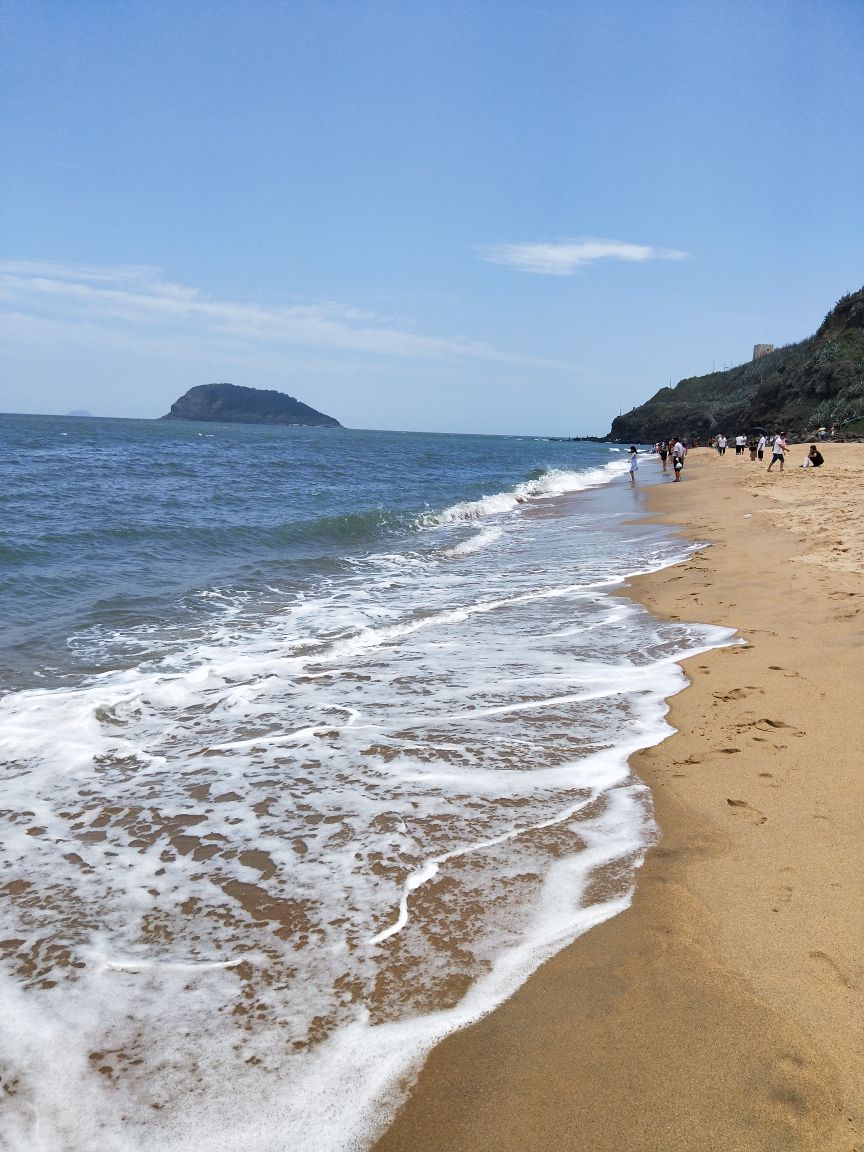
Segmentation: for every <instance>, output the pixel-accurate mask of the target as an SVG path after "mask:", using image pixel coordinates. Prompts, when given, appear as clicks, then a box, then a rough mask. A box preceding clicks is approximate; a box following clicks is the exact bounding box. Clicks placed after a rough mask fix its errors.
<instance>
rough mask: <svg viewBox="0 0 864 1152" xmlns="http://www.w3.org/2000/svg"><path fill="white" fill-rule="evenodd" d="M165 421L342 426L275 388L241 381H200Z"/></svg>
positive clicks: (174, 404)
mask: <svg viewBox="0 0 864 1152" xmlns="http://www.w3.org/2000/svg"><path fill="white" fill-rule="evenodd" d="M162 419H163V420H208V421H212V422H218V423H220V424H283V425H284V424H289V425H298V424H299V425H302V426H303V427H307V428H341V427H342V425H341V424H340V423H339V421H338V420H335V419H334V418H333V417H332V416H326V415H325V414H324V413H323V412H319V411H318V410H317V409H315V408H310V407H309V405H308V404H304V403H303V402H302V401H300V400H296V399H295V398H294V397H293V396H288V395H287V394H286V393H285V392H277V391H275V389H265V388H244V387H243V386H242V385H240V384H199V385H198V386H197V387H195V388H190V389H189V391H188V392H186V393H184V394H183V395H182V396H181V397H180V399H179V400H175V401H174V403H173V404H172V405H171V411H170V412H166V414H165V415H164V416H163V417H162Z"/></svg>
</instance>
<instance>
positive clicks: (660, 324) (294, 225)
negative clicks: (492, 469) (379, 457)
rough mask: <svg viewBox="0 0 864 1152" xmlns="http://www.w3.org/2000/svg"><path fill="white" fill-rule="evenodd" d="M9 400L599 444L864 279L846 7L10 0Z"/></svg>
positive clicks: (862, 17) (860, 161)
mask: <svg viewBox="0 0 864 1152" xmlns="http://www.w3.org/2000/svg"><path fill="white" fill-rule="evenodd" d="M0 13H2V20H0V27H2V32H0V36H2V43H0V50H2V55H3V59H4V69H3V72H2V78H0V148H2V154H3V156H4V163H3V168H4V176H3V180H2V182H0V213H2V215H0V225H2V244H0V339H2V343H3V366H2V368H0V410H2V411H10V412H40V413H48V412H60V413H62V412H66V411H68V410H70V409H77V408H84V409H88V410H89V411H91V412H93V413H94V414H95V415H102V416H135V417H138V416H143V417H150V416H159V415H161V414H162V413H163V412H165V411H167V409H168V407H169V406H170V404H171V402H172V401H173V400H174V399H176V398H177V397H178V396H179V395H180V394H182V393H183V392H184V391H186V389H187V388H190V387H192V386H194V385H196V384H204V383H208V382H211V381H222V380H228V381H231V382H233V383H235V384H244V385H248V386H251V387H257V388H277V389H279V390H280V391H284V392H288V393H290V394H292V395H295V396H297V397H299V398H300V399H301V400H303V401H305V402H306V403H308V404H311V405H313V406H314V407H316V408H320V409H321V410H323V411H325V412H327V413H329V414H331V415H333V416H336V417H337V419H339V420H341V421H342V422H343V423H344V424H347V425H349V426H351V427H370V428H402V429H421V430H430V431H455V432H459V431H468V432H504V433H538V434H552V435H577V434H586V433H598V434H604V433H605V432H607V431H608V429H609V425H610V422H611V420H612V417H613V416H615V415H616V414H617V413H618V411H619V409H624V410H627V409H628V408H630V407H632V406H633V405H635V404H638V403H641V402H642V401H643V400H645V399H647V398H648V397H649V396H650V395H652V394H653V393H654V392H655V391H656V390H657V389H658V388H660V387H662V386H664V385H666V384H668V383H669V382H670V381H672V382H673V383H674V382H675V381H677V380H678V379H680V378H682V377H684V376H690V375H698V374H701V373H704V372H708V371H711V370H712V367H714V366H716V367H718V368H720V367H724V366H726V365H730V366H731V365H732V364H737V363H741V362H742V361H744V360H747V359H749V358H750V354H751V351H752V345H753V344H754V343H757V342H772V343H775V344H783V343H788V342H790V341H794V340H798V339H801V338H803V337H805V336H808V335H810V334H811V333H812V332H813V331H815V329H816V327H817V326H818V324H819V322H820V321H821V319H822V317H823V316H824V314H825V312H827V311H828V309H829V308H830V307H831V306H832V305H833V303H834V302H835V301H836V300H837V299H838V297H840V296H841V295H843V294H844V293H846V292H849V291H854V290H856V289H858V288H860V287H861V286H862V284H864V117H862V115H861V110H862V108H864V68H862V67H861V60H862V59H864V3H862V2H861V0H820V2H818V3H817V2H815V0H806V2H796V0H788V2H779V0H778V2H765V0H747V2H746V3H732V2H727V0H712V2H711V3H703V2H702V0H682V2H671V0H655V2H652V0H626V2H622V0H619V2H616V0H603V2H599V0H598V2H593V0H590V2H588V0H569V2H567V3H563V2H562V3H558V2H555V3H548V2H537V3H529V2H518V3H517V2H514V0H489V2H484V0H460V2H458V3H456V2H450V0H434V2H433V0H425V2H424V3H419V2H417V3H415V2H413V0H398V2H397V0H386V2H385V0H375V2H373V0H342V2H324V0H319V2H306V0H294V2H289V0H285V2H280V3H277V2H265V0H245V2H244V3H242V4H241V3H237V2H236V0H230V2H228V0H226V2H220V0H195V2H193V0H170V2H160V0H148V2H135V0H128V2H125V0H124V2H123V3H116V2H114V0H104V2H101V3H96V2H92V3H91V2H76V0H55V2H40V0H26V2H22V3H19V2H18V0H2V3H0Z"/></svg>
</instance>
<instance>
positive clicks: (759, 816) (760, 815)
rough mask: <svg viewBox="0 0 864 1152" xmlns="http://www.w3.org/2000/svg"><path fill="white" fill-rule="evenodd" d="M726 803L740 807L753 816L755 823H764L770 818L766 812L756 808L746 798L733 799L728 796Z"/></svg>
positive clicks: (731, 806) (733, 806) (732, 806)
mask: <svg viewBox="0 0 864 1152" xmlns="http://www.w3.org/2000/svg"><path fill="white" fill-rule="evenodd" d="M726 803H727V804H728V805H729V807H730V808H739V809H741V810H742V811H743V812H746V813H747V815H748V816H752V817H753V823H754V824H764V823H765V822H766V821H767V819H768V817H767V816H766V815H765V813H764V812H760V811H759V809H758V808H754V807H753V806H752V805H750V804H748V803H747V801H746V800H732V799H730V798H729V797H728V796H727V797H726Z"/></svg>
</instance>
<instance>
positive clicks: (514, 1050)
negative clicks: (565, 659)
mask: <svg viewBox="0 0 864 1152" xmlns="http://www.w3.org/2000/svg"><path fill="white" fill-rule="evenodd" d="M829 449H830V452H829V454H827V455H826V459H827V463H826V467H825V468H824V469H823V470H820V471H819V472H816V473H813V472H811V471H810V470H807V471H806V472H805V471H804V470H802V469H799V468H798V467H797V462H798V455H799V454H800V455H801V456H803V454H804V449H800V450H799V448H798V447H797V446H796V448H794V449H793V450H792V452H791V453H790V456H789V463H788V467H787V470H786V473H785V474H783V475H782V476H779V475H775V474H774V473H772V474H771V475H770V476H768V475H766V474H765V472H764V469H762V468H759V466H758V465H756V464H750V462H749V460H741V459H738V458H736V457H734V456H732V457H729V456H727V457H726V458H723V459H720V458H719V457H717V456H716V454H715V453H713V452H710V451H709V450H708V449H703V450H697V451H695V452H694V453H691V454H690V457H689V458H688V463H687V468H686V473H685V477H684V482H683V483H681V484H675V485H671V483H663V484H659V485H652V486H650V487H646V488H645V489H644V491H643V493H642V499H643V501H644V505H645V507H646V508H647V510H648V511H649V513H650V514H652V515H655V516H657V517H658V518H660V519H661V520H662V521H663V522H664V523H666V524H669V525H670V526H673V527H676V528H678V529H679V530H680V531H681V532H683V533H686V534H687V535H688V536H689V537H691V538H696V539H699V540H705V541H707V542H708V543H710V544H712V545H713V546H712V547H709V548H703V549H702V550H701V551H698V552H696V553H694V554H693V555H692V556H691V557H690V558H689V559H688V560H687V561H685V562H683V563H681V564H678V565H676V566H673V567H671V568H666V569H663V570H661V571H659V572H656V573H652V574H649V575H645V576H640V577H637V578H636V579H634V580H633V581H631V582H630V584H629V586H628V588H627V589H626V590H625V592H624V594H625V595H627V596H629V597H631V598H633V599H635V600H637V601H639V602H640V603H642V604H644V605H645V606H646V607H648V608H649V609H650V610H651V611H652V612H653V613H654V614H655V615H658V616H663V617H666V618H672V619H674V618H680V619H683V620H687V621H694V622H696V621H698V622H702V623H710V624H719V625H724V626H727V627H732V628H735V629H736V630H737V632H738V634H739V635H740V636H741V638H742V639H743V640H745V641H746V644H745V645H738V646H733V647H730V648H720V649H715V650H712V651H711V652H709V653H707V654H702V655H699V656H694V657H692V658H690V659H689V660H686V661H684V662H683V664H684V667H685V670H686V672H687V676H688V679H689V681H690V686H689V687H688V688H686V689H685V690H684V691H683V692H681V693H679V694H678V695H677V696H675V697H673V698H672V700H671V702H670V711H669V715H668V717H667V719H668V721H669V723H670V724H672V726H673V727H674V728H675V729H676V733H675V734H674V735H673V736H671V737H670V738H669V739H668V740H666V741H664V742H663V743H662V744H660V745H658V746H656V747H654V748H649V749H646V750H645V751H643V752H641V753H639V754H638V755H637V756H636V757H634V758H633V760H632V761H631V763H632V765H633V768H634V770H635V771H636V773H637V774H638V775H639V776H640V777H641V778H642V779H643V780H645V781H646V782H647V783H648V784H649V786H650V788H651V791H652V795H653V797H654V809H655V817H656V819H657V822H658V824H659V826H660V829H661V837H660V840H659V843H658V844H657V845H656V846H655V847H654V848H653V849H652V850H651V851H650V852H649V855H648V858H647V860H646V863H645V864H644V866H643V867H642V869H641V870H640V872H639V873H638V875H637V884H636V894H635V896H634V900H633V903H632V905H631V907H630V908H629V909H628V910H627V911H625V912H623V913H621V914H620V915H619V916H617V917H615V918H613V919H612V920H610V921H607V922H605V923H604V924H602V925H600V926H598V927H596V928H594V929H592V930H591V931H590V932H589V933H588V934H587V935H585V936H583V937H581V938H580V939H578V940H577V941H575V943H573V944H572V945H570V946H569V947H568V948H566V949H565V950H563V951H562V952H561V953H559V954H558V955H557V956H555V957H553V958H552V959H551V960H550V961H548V962H547V963H546V964H545V965H544V966H543V967H542V968H540V969H539V970H538V971H537V972H536V973H535V974H534V975H533V976H532V977H531V978H530V979H529V980H528V981H527V982H526V983H525V984H524V985H523V986H522V987H521V988H520V989H519V990H518V991H517V992H516V993H515V994H514V995H513V996H512V997H511V999H510V1000H508V1001H506V1002H505V1003H504V1004H503V1005H501V1006H500V1007H499V1008H498V1009H496V1010H495V1011H494V1012H492V1013H491V1014H490V1015H489V1016H487V1017H485V1018H484V1019H483V1020H481V1021H479V1022H478V1023H477V1024H475V1025H473V1026H472V1027H471V1028H469V1029H466V1030H465V1031H464V1032H461V1033H457V1034H454V1035H452V1036H450V1037H448V1038H447V1039H446V1040H444V1041H443V1042H442V1043H441V1044H440V1045H439V1046H438V1047H437V1048H436V1049H435V1050H434V1051H433V1052H432V1053H431V1054H430V1056H429V1058H428V1059H427V1061H426V1064H425V1066H424V1068H423V1070H422V1072H421V1074H420V1076H419V1078H418V1080H417V1083H416V1085H415V1087H414V1089H413V1090H412V1092H411V1094H410V1097H409V1099H408V1100H407V1102H406V1103H405V1104H404V1105H403V1107H402V1109H401V1110H400V1112H399V1113H398V1115H397V1117H396V1119H395V1120H394V1122H393V1123H392V1124H391V1126H390V1128H389V1129H388V1130H387V1131H386V1132H385V1133H384V1134H383V1136H382V1137H381V1139H380V1140H379V1141H378V1143H377V1144H376V1145H375V1149H376V1152H407V1150H409V1149H410V1150H411V1152H424V1150H427V1149H429V1150H431V1149H444V1148H445V1147H446V1148H452V1149H454V1150H455V1152H459V1150H460V1149H463V1150H465V1152H479V1150H481V1149H489V1150H490V1152H491V1150H492V1149H512V1150H514V1152H516V1150H517V1149H518V1150H520V1152H533V1150H537V1152H540V1150H541V1149H542V1150H543V1152H553V1150H557V1149H580V1150H582V1149H584V1150H585V1152H589V1150H590V1152H605V1150H606V1149H608V1150H609V1152H613V1150H616V1152H627V1150H632V1152H637V1150H638V1152H647V1150H652V1152H672V1150H673V1149H674V1150H676V1152H679V1150H685V1152H689V1150H690V1149H692V1150H693V1152H697V1149H698V1150H699V1152H704V1150H715V1149H716V1152H721V1150H722V1152H731V1150H736V1149H740V1150H742V1152H743V1150H751V1149H752V1150H754V1152H755V1150H768V1149H791V1150H795V1149H814V1150H815V1149H825V1150H826V1152H827V1150H829V1149H830V1150H832V1152H833V1150H835V1149H836V1150H844V1152H847V1150H848V1152H856V1150H858V1149H861V1148H862V1147H864V1019H862V1010H861V994H860V989H861V984H862V982H864V978H862V964H861V959H860V941H861V940H862V939H864V914H862V900H861V898H860V893H861V885H862V882H861V876H862V873H864V853H862V848H861V839H862V838H861V833H860V825H861V817H862V815H864V781H862V779H861V773H860V769H859V760H860V752H859V750H860V749H861V748H862V747H864V718H862V716H861V714H860V713H861V710H860V707H859V705H858V702H857V699H856V687H857V677H858V675H859V673H858V669H859V667H860V659H859V658H858V647H859V646H860V644H861V641H862V640H864V614H861V608H860V605H861V596H860V594H859V590H858V588H857V587H856V573H858V572H860V571H861V567H862V563H861V562H862V560H864V545H862V543H861V542H862V540H864V532H862V530H861V529H862V527H864V514H862V512H861V511H860V509H859V507H858V504H859V501H858V500H856V499H855V495H856V493H858V492H860V490H861V482H862V480H864V453H862V451H861V449H860V448H859V447H858V446H855V445H850V446H838V445H830V446H829ZM648 463H649V462H647V461H646V465H648ZM649 466H650V465H649ZM656 467H657V470H658V472H659V469H660V465H659V462H657V463H656Z"/></svg>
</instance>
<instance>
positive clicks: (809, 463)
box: [801, 444, 825, 468]
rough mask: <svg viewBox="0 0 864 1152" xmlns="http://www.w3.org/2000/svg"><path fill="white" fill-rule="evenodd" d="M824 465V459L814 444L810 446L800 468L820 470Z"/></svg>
mask: <svg viewBox="0 0 864 1152" xmlns="http://www.w3.org/2000/svg"><path fill="white" fill-rule="evenodd" d="M824 463H825V457H824V456H823V455H822V453H821V452H820V451H819V449H818V448H817V447H816V445H815V444H811V445H810V451H809V452H808V453H807V455H806V456H805V457H804V463H803V464H802V465H801V467H802V468H821V467H822V465H823V464H824Z"/></svg>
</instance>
